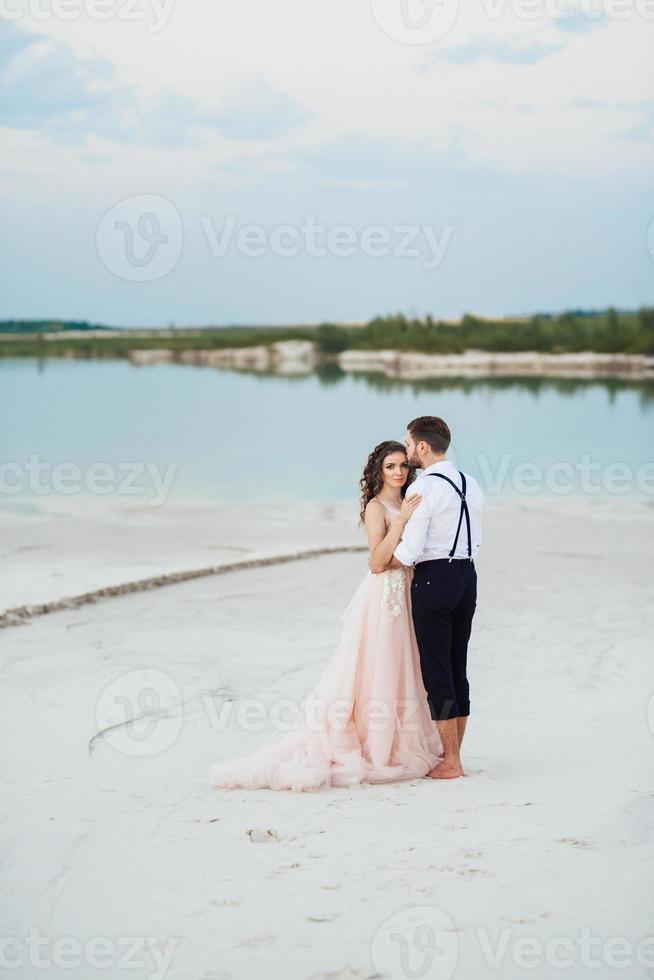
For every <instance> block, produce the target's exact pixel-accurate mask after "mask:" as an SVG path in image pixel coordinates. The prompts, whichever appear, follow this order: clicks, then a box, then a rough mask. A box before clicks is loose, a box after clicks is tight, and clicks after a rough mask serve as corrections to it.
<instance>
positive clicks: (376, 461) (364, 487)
mask: <svg viewBox="0 0 654 980" xmlns="http://www.w3.org/2000/svg"><path fill="white" fill-rule="evenodd" d="M391 453H404V455H405V456H406V446H403V445H402V443H401V442H395V441H394V440H393V439H389V440H387V441H386V442H380V443H379V445H378V446H375V448H374V449H373V451H372V452H371V453H370V455H369V456H368V462H367V463H366V465H365V467H364V470H363V476H362V477H361V479H360V480H359V487H360V489H361V523H362V524H363V521H364V518H365V515H366V506H367V505H368V504H369V503H370V501H371V500H372V499H373V497H376V496H377V494H378V493H379V491H380V490H381V488H382V487H383V486H384V476H383V469H384V460H385V459H386V457H387V456H390V454H391ZM415 478H416V470H415V467H414V466H411V465H409V473H408V475H407V478H406V483H405V484H404V486H403V487H402V489H401V491H400V493H401V494H402V498H404V495H405V494H406V492H407V489H408V488H409V487H410V486H411V484H412V483H413V481H414V480H415Z"/></svg>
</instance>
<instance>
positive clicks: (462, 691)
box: [371, 415, 484, 779]
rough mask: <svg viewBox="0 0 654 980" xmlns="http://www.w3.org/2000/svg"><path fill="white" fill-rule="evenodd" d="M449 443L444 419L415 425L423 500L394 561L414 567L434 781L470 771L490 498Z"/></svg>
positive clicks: (409, 441)
mask: <svg viewBox="0 0 654 980" xmlns="http://www.w3.org/2000/svg"><path fill="white" fill-rule="evenodd" d="M450 441H451V436H450V430H449V428H448V427H447V425H446V423H445V422H444V421H443V419H440V418H437V417H436V416H433V415H424V416H421V417H420V418H417V419H414V420H413V421H412V422H409V424H408V426H407V434H406V451H407V456H408V459H409V462H410V463H411V465H412V466H416V467H418V468H419V469H421V470H422V473H421V474H420V475H419V476H418V478H417V479H416V481H415V482H414V483H412V484H411V486H410V487H409V489H408V490H407V497H411V496H413V494H415V493H418V494H420V496H421V497H422V500H421V502H420V504H419V505H418V507H417V508H416V510H415V511H414V512H413V514H412V516H411V517H410V518H409V521H408V523H407V525H406V527H405V529H404V534H403V536H402V540H401V541H400V543H399V545H398V546H397V548H396V549H395V555H394V558H393V560H392V562H391V564H390V565H389V566H387V567H390V568H397V567H399V566H400V565H408V566H411V565H414V566H415V571H414V575H413V582H412V584H411V605H412V614H413V624H414V627H415V631H416V639H417V641H418V649H419V651H420V666H421V668H422V677H423V681H424V685H425V688H426V690H427V698H428V703H429V708H430V711H431V716H432V718H433V719H434V720H435V721H436V724H437V726H438V731H439V734H440V737H441V741H442V743H443V760H442V762H439V763H438V765H437V766H436V767H435V768H434V769H432V771H431V772H430V773H429V776H431V777H432V778H434V779H456V778H457V777H458V776H463V775H464V772H463V767H462V765H461V743H462V741H463V735H464V732H465V728H466V722H467V720H468V715H469V714H470V696H469V685H468V678H467V653H468V640H469V638H470V631H471V628H472V618H473V616H474V613H475V607H476V603H477V572H476V569H475V564H474V560H473V559H474V558H475V556H476V555H477V553H478V551H479V545H480V543H481V510H482V504H483V500H484V495H483V493H482V491H481V488H480V486H479V484H478V483H477V481H476V480H475V479H473V477H471V476H468V475H467V474H464V473H459V472H458V471H457V470H456V469H455V468H454V466H453V465H452V464H451V463H450V462H449V460H448V459H447V458H446V453H447V450H448V448H449V445H450ZM371 570H372V571H373V572H378V571H382V570H383V569H381V568H376V567H372V566H371Z"/></svg>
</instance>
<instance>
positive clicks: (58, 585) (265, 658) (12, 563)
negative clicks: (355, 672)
mask: <svg viewBox="0 0 654 980" xmlns="http://www.w3.org/2000/svg"><path fill="white" fill-rule="evenodd" d="M0 524H1V526H2V535H3V552H4V557H5V562H4V563H3V569H4V570H3V573H2V581H1V584H2V597H3V601H2V608H3V609H4V610H6V609H9V608H12V607H14V606H18V605H21V604H26V603H38V602H44V601H48V600H52V599H55V598H61V597H65V596H72V595H75V594H77V593H80V592H84V591H87V590H89V589H93V588H99V587H102V586H103V585H108V584H116V583H121V582H125V583H126V582H129V581H133V580H137V579H139V578H142V577H145V576H147V575H157V574H163V573H166V572H170V571H174V570H183V569H192V568H197V567H203V566H205V565H211V564H219V563H221V562H229V561H233V560H234V558H235V557H242V558H243V557H248V558H252V557H257V556H268V557H270V556H272V555H275V554H279V555H282V554H285V553H288V551H289V549H291V550H293V549H294V550H295V551H298V550H300V549H303V548H305V549H311V548H319V547H321V546H335V545H342V546H344V547H345V546H353V545H361V544H362V543H363V539H362V532H361V531H360V530H358V529H357V528H356V513H355V509H354V508H353V507H352V506H350V505H345V504H343V505H320V504H309V503H307V504H302V505H288V504H285V505H281V504H280V505H266V507H262V508H258V507H256V506H254V507H253V506H248V507H243V506H236V505H233V506H226V505H219V504H215V505H210V504H202V505H199V504H191V503H189V504H188V505H185V506H182V505H175V506H173V505H170V506H166V507H165V508H160V509H158V510H153V511H152V510H151V511H150V512H148V511H147V508H141V507H138V506H137V505H134V504H129V505H128V504H125V503H121V502H119V501H110V502H106V501H96V500H86V501H85V500H80V499H75V500H64V501H62V500H61V499H57V500H55V499H54V498H48V499H45V498H44V499H43V500H39V501H37V502H34V501H32V502H26V501H23V502H21V503H20V505H18V504H16V503H13V502H12V504H11V506H9V505H7V506H5V507H4V508H3V510H2V511H1V512H0ZM653 526H654V508H653V507H652V506H651V505H648V504H647V503H646V502H644V501H635V500H634V501H631V500H629V501H626V500H625V499H615V500H608V499H606V498H602V499H594V500H581V499H579V500H570V499H567V500H551V501H547V500H542V499H541V500H533V499H532V500H528V501H524V502H508V501H503V502H497V501H491V502H489V504H488V507H487V514H486V526H485V540H484V545H483V553H482V556H481V558H480V560H479V562H478V568H479V581H480V595H479V608H478V614H477V618H476V620H475V629H474V633H473V640H472V643H471V660H470V677H471V691H472V717H471V722H470V726H469V734H468V735H467V737H466V743H465V744H464V749H465V752H464V762H465V764H466V768H467V777H466V778H465V779H462V780H457V781H454V782H451V783H435V782H433V781H430V780H418V781H414V782H411V783H405V784H401V783H400V784H394V785H387V786H374V787H373V786H364V787H358V788H356V789H353V790H343V789H334V790H330V791H327V792H320V793H315V794H299V795H298V794H290V793H274V792H272V791H257V792H245V791H221V790H216V789H212V788H211V787H210V786H209V784H208V782H207V770H208V767H209V765H210V764H211V763H212V762H217V761H221V760H223V759H226V758H229V757H232V756H234V755H237V754H241V753H243V752H246V751H248V750H250V749H251V748H254V747H255V746H256V745H258V744H259V743H260V742H261V741H262V740H264V739H265V738H267V737H269V736H270V734H271V733H272V732H273V731H275V730H277V729H278V728H279V727H280V725H281V723H282V720H283V719H288V718H289V717H290V716H291V715H292V705H293V704H294V703H296V702H297V701H299V700H300V699H301V698H302V697H303V695H304V694H306V693H307V691H308V690H309V689H310V688H311V686H312V685H313V683H314V682H315V681H316V680H317V678H318V676H319V674H320V672H321V669H322V665H323V664H324V662H325V660H326V658H327V657H329V655H330V652H331V650H332V649H333V647H334V645H335V643H336V640H337V637H338V631H339V623H340V616H341V614H342V612H343V611H344V609H345V607H346V605H347V602H348V601H349V598H350V596H351V595H352V593H353V591H354V589H355V588H356V586H357V584H358V583H359V581H360V579H361V577H362V576H363V575H364V574H365V573H366V563H365V554H363V553H357V552H353V553H349V554H340V555H331V556H324V557H319V558H315V557H314V558H311V559H306V560H297V561H293V562H290V563H284V564H280V565H271V566H268V567H262V568H248V569H243V570H237V571H232V572H229V573H227V574H223V575H216V576H209V577H204V578H201V579H197V580H195V581H190V582H184V583H181V584H177V585H171V586H166V587H163V588H159V589H154V590H152V591H148V592H145V593H136V594H133V595H132V594H127V595H123V596H120V597H117V598H109V599H105V600H102V601H99V602H97V603H94V604H89V605H84V606H82V607H80V608H76V609H67V610H64V611H62V612H56V613H51V614H48V615H43V616H38V617H35V618H33V619H29V620H27V621H26V622H25V623H23V624H22V625H18V626H9V627H7V628H5V629H3V630H1V631H0V639H1V641H2V646H1V650H2V676H3V681H4V683H3V687H2V699H3V704H2V728H3V738H4V742H5V745H11V751H10V752H6V753H5V773H4V778H3V795H4V806H3V812H4V816H3V865H4V883H5V896H6V901H5V903H4V906H3V911H2V936H3V937H10V939H11V944H10V946H9V947H7V949H6V951H5V955H6V957H8V959H9V960H11V961H12V962H13V963H14V964H17V968H16V969H14V970H13V971H8V974H7V975H14V976H20V977H21V978H23V977H24V978H36V977H42V976H44V975H47V976H52V977H71V976H74V977H77V976H79V977H83V978H85V980H86V978H89V977H92V976H95V975H96V973H97V974H98V975H102V976H103V977H105V978H112V980H113V978H118V977H124V976H125V975H126V973H127V969H128V967H127V963H128V961H129V960H130V957H131V969H130V970H129V973H128V974H127V975H130V976H133V977H139V978H140V977H163V976H166V977H169V978H179V980H230V978H234V980H264V978H265V980H278V978H279V980H310V978H312V980H317V978H322V980H326V978H329V980H337V978H338V980H365V978H373V977H383V978H393V980H395V978H398V980H406V978H408V977H411V976H413V977H415V976H425V977H429V978H430V977H438V978H439V980H442V978H444V977H451V976H453V977H455V978H456V977H460V978H465V980H468V978H474V980H481V978H485V977H501V978H502V980H517V978H523V977H525V976H526V975H531V976H534V977H553V976H560V975H564V976H571V977H575V978H578V977H582V976H586V975H592V976H594V977H599V978H604V977H612V976H615V975H618V974H619V975H621V976H623V977H629V978H640V977H642V978H645V977H647V976H649V975H651V969H652V967H654V942H653V941H652V940H651V939H650V940H649V942H647V941H646V940H647V937H651V935H652V931H653V930H652V919H651V898H650V891H651V888H650V883H649V876H648V875H647V860H648V858H651V837H652V832H653V830H654V777H653V775H652V771H651V766H650V764H649V759H650V758H651V752H652V747H653V745H654V732H653V731H652V726H653V725H654V708H653V707H652V705H651V704H650V699H651V697H652V694H653V692H654V684H653V682H652V672H651V631H652V626H653V625H654V602H653V599H654V586H653V585H652V580H651V574H650V566H651V558H650V551H651V541H652V530H653ZM281 709H283V710H281ZM648 712H649V723H648ZM30 934H31V935H32V937H34V935H36V936H37V937H38V938H39V940H40V941H41V942H40V946H39V948H38V951H37V953H38V955H39V956H40V957H41V966H39V965H37V963H36V961H35V955H36V954H35V951H34V946H33V944H32V947H30V945H29V937H30ZM32 942H34V940H33V941H32ZM99 947H100V948H101V949H102V950H103V952H102V955H100V953H99V952H98V948H99ZM66 950H68V952H66ZM66 956H67V957H68V960H66ZM75 957H77V959H75ZM73 960H74V961H75V965H71V964H72V963H73ZM98 962H102V963H103V964H104V965H103V966H102V968H100V967H99V966H98V965H97V964H98ZM44 963H46V965H47V969H45V967H44V965H43V964H44ZM620 964H622V966H621V965H620ZM44 970H45V972H44ZM420 970H423V972H418V971H420Z"/></svg>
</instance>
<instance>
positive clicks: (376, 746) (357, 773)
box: [209, 442, 442, 790]
mask: <svg viewBox="0 0 654 980" xmlns="http://www.w3.org/2000/svg"><path fill="white" fill-rule="evenodd" d="M414 479H415V471H414V470H413V468H412V467H411V466H410V465H409V463H408V460H407V457H406V452H405V449H404V446H402V444H401V443H399V442H382V443H380V445H378V446H376V447H375V449H374V450H373V451H372V452H371V454H370V456H369V457H368V462H367V464H366V467H365V469H364V472H363V477H362V478H361V518H362V521H363V523H364V524H365V528H366V532H367V535H368V544H369V547H370V555H371V556H374V558H375V560H376V562H379V561H381V563H383V564H388V563H389V562H390V560H391V558H392V556H393V551H394V550H395V548H396V547H397V545H398V543H399V541H400V539H401V537H402V531H403V529H404V526H405V524H406V522H407V521H408V519H409V517H410V516H411V514H412V513H413V511H414V510H415V508H416V507H417V505H418V503H419V502H420V499H421V498H420V497H419V496H418V495H415V496H413V497H411V498H410V500H405V499H404V496H405V493H406V490H407V487H408V486H409V485H410V484H411V483H412V482H413V480H414ZM412 574H413V573H412V570H411V569H407V568H397V569H388V570H387V571H385V572H382V573H381V574H378V575H373V574H372V573H371V572H367V574H366V576H365V578H364V579H363V581H362V582H361V584H360V585H359V587H358V589H357V590H356V592H355V593H354V596H353V597H352V599H351V601H350V604H349V605H348V607H347V609H346V610H345V613H344V614H343V628H342V632H341V638H340V640H339V643H338V646H337V647H336V650H335V652H334V655H333V657H332V659H331V660H330V661H329V663H328V664H327V666H326V667H325V669H324V671H323V674H322V677H321V678H320V680H319V682H318V684H317V686H316V687H315V688H314V690H313V691H312V692H311V694H310V695H309V696H308V698H307V699H306V701H305V702H304V711H303V720H302V723H301V724H300V725H299V727H298V728H297V729H296V730H295V731H292V732H289V733H288V734H286V735H284V736H281V737H278V738H277V739H275V740H273V741H272V742H270V743H268V744H266V745H264V746H263V747H262V748H260V749H258V750H257V751H255V752H254V753H252V754H251V755H249V756H245V757H244V758H240V759H233V760H230V761H228V762H222V763H219V764H217V765H214V766H212V767H211V769H210V775H209V779H210V782H211V783H212V784H213V785H214V786H218V787H224V788H236V787H240V788H244V789H262V788H270V789H289V790H317V789H323V788H326V787H329V786H351V785H353V784H356V783H385V782H393V781H395V780H401V779H417V778H420V777H422V776H426V775H427V773H428V772H430V771H431V770H432V769H433V768H434V767H435V766H436V764H437V763H438V762H439V759H440V756H441V751H442V747H441V742H440V738H439V735H438V731H437V728H436V726H435V724H434V722H433V721H432V719H431V715H430V711H429V707H428V705H427V694H426V691H425V688H424V685H423V682H422V675H421V672H420V656H419V653H418V647H417V644H416V638H415V633H414V630H413V622H412V620H411V605H410V603H411V592H410V587H411V576H412Z"/></svg>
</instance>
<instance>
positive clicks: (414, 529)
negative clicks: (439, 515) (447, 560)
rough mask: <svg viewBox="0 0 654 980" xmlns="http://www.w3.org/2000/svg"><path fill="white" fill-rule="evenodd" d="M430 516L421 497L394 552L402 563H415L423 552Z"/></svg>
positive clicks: (426, 505)
mask: <svg viewBox="0 0 654 980" xmlns="http://www.w3.org/2000/svg"><path fill="white" fill-rule="evenodd" d="M430 517H431V511H430V509H429V505H428V503H427V500H426V499H425V498H424V497H423V499H422V501H421V502H420V504H419V506H418V507H416V509H415V510H414V512H413V514H412V515H411V517H410V518H409V520H408V521H407V524H406V527H405V528H404V534H403V535H402V540H401V541H400V543H399V544H398V546H397V548H396V549H395V552H394V556H395V558H396V559H397V560H398V562H400V563H401V564H402V565H415V563H416V560H417V559H418V558H419V557H420V555H421V554H422V553H423V551H424V547H425V538H426V537H427V528H428V527H429V520H430ZM395 567H397V566H395Z"/></svg>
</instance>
